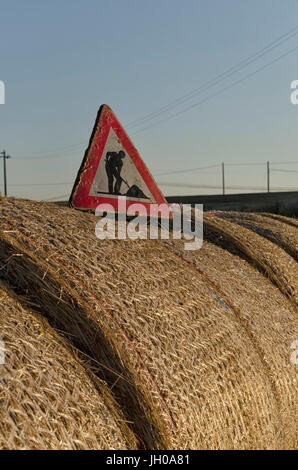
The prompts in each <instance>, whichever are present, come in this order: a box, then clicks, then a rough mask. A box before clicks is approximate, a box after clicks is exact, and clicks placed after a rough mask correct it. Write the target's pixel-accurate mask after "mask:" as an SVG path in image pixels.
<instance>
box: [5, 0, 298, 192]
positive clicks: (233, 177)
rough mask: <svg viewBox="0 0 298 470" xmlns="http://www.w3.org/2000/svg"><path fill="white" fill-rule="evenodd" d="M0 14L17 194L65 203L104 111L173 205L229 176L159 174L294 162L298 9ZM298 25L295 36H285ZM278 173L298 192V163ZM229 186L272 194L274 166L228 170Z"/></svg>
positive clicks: (38, 8) (210, 5)
mask: <svg viewBox="0 0 298 470" xmlns="http://www.w3.org/2000/svg"><path fill="white" fill-rule="evenodd" d="M0 18H1V28H0V59H1V60H0V80H2V81H4V83H5V87H6V103H5V104H4V105H0V150H2V149H5V150H6V151H7V152H8V153H9V154H10V155H11V156H12V157H13V158H12V159H11V160H9V161H8V162H7V169H8V193H9V195H15V196H18V197H30V198H33V199H35V198H36V199H47V198H54V197H58V198H59V197H60V196H64V199H65V198H66V196H65V195H66V194H69V192H70V190H71V186H72V182H73V181H74V178H75V176H76V173H77V170H78V168H79V166H80V163H81V160H82V157H83V154H84V149H85V148H86V146H87V144H88V140H89V137H90V134H91V131H92V128H93V125H94V120H95V117H96V114H97V110H98V108H99V106H100V105H101V104H102V103H106V104H108V105H109V106H110V107H111V108H112V109H113V110H114V112H115V113H116V115H117V117H118V118H119V120H120V122H121V123H122V125H123V126H124V128H125V129H127V131H128V133H129V135H130V136H131V138H132V140H133V142H134V144H135V146H136V147H137V148H138V150H139V151H140V153H141V155H142V157H143V158H144V160H145V162H146V164H147V166H148V167H149V169H150V170H151V172H152V173H153V175H154V176H155V178H156V180H157V181H158V182H160V183H162V184H161V189H162V190H163V192H164V194H165V195H169V194H211V193H220V189H219V187H220V184H221V176H220V168H219V167H215V168H211V169H207V170H202V171H190V172H185V173H173V174H169V175H162V174H161V173H167V172H171V171H174V170H182V169H186V170H187V169H192V168H198V167H204V166H209V165H217V164H220V163H221V162H222V161H224V162H226V163H247V162H249V163H255V162H257V163H262V162H266V161H267V160H270V161H272V162H289V161H298V145H297V140H298V132H297V131H298V105H297V106H294V105H292V104H291V102H290V93H291V90H290V83H291V82H292V81H293V80H298V1H297V0H185V1H184V2H182V1H181V0H51V1H50V0H44V1H40V0H9V1H8V0H7V1H1V0H0ZM295 27H297V30H296V33H297V34H295V35H293V36H292V37H291V38H288V36H284V35H286V33H288V32H289V31H290V30H291V29H293V28H295ZM281 36H284V38H285V39H288V40H285V41H284V42H283V43H282V44H279V45H278V47H274V48H273V49H272V50H270V51H267V53H266V54H264V55H262V56H261V57H259V59H258V60H254V61H253V62H252V63H250V64H249V65H248V66H247V67H245V68H242V69H241V70H239V71H238V72H237V73H234V74H229V76H227V77H226V78H225V79H222V80H218V81H217V82H216V85H215V86H213V87H210V86H209V88H205V89H203V90H201V93H199V92H197V93H196V94H194V95H193V96H192V97H191V98H190V99H189V100H185V101H182V102H181V103H180V104H178V105H176V106H174V107H173V108H172V109H170V110H169V111H168V112H166V113H163V114H160V115H157V114H155V115H154V119H152V120H147V121H140V119H141V118H143V117H144V116H147V115H148V114H150V113H153V112H156V111H158V110H159V109H160V108H162V107H164V106H166V105H168V104H170V103H173V102H174V101H175V100H177V99H179V98H180V97H183V96H184V95H186V94H188V93H190V92H192V91H193V90H196V89H198V88H199V87H200V86H201V85H204V84H205V83H206V82H209V81H210V80H212V79H214V78H215V77H218V76H219V75H220V74H222V73H223V72H225V71H226V70H228V69H231V68H232V67H233V66H235V65H237V64H238V63H239V62H241V61H243V60H244V59H246V58H247V57H249V56H252V55H253V54H255V53H257V52H258V51H259V50H261V49H263V48H264V47H266V46H267V45H268V44H270V43H272V42H273V41H275V40H276V39H278V38H280V37H281ZM295 47H297V50H295V51H294V52H292V53H289V54H288V55H285V56H284V57H282V58H280V59H278V58H279V57H280V56H282V55H283V54H287V53H288V52H289V51H290V50H292V49H294V48H295ZM273 61H275V62H274V63H273V64H271V65H268V66H266V67H265V68H264V69H263V70H261V71H259V72H257V73H255V74H253V73H254V72H255V71H257V70H258V69H260V68H262V67H263V66H265V65H267V64H269V63H270V62H273ZM250 74H252V75H251V76H250ZM245 77H247V79H245V80H243V81H240V82H239V83H237V84H236V85H233V83H234V82H237V81H238V80H241V79H242V78H243V79H244V78H245ZM224 88H227V89H226V90H225V91H222V90H223V89H224ZM209 97H210V98H209ZM206 98H208V99H207V100H206V101H205V102H204V100H205V99H206ZM201 101H203V102H202V103H201V104H200V105H198V106H194V107H192V108H191V109H190V110H188V111H185V112H181V113H180V111H182V110H184V109H185V108H187V107H190V106H192V105H194V104H196V103H199V102H201ZM174 104H175V103H174ZM176 104H177V103H176ZM178 113H180V114H178ZM174 114H177V116H175V117H173V118H171V119H168V117H170V116H173V115H174ZM136 120H137V122H138V125H135V126H132V125H131V124H130V123H132V122H133V121H136ZM161 121H162V122H161ZM1 164H2V161H1ZM272 168H273V169H274V170H278V169H281V170H287V171H272V174H271V183H272V186H274V187H286V188H294V187H296V188H297V189H298V164H292V165H286V164H275V165H273V166H272ZM294 170H295V171H294ZM159 174H160V175H159ZM49 183H55V185H50V184H49ZM56 183H62V184H56ZM64 183H67V184H64ZM165 183H166V184H169V186H167V185H165ZM30 184H34V185H32V186H30ZM38 184H45V186H38ZM46 184H47V185H46ZM226 184H227V185H228V186H238V185H239V186H248V187H250V186H252V187H253V186H265V185H266V171H265V165H258V166H247V167H245V166H231V167H226ZM172 185H177V186H172ZM178 185H179V186H178ZM208 185H210V186H215V188H205V187H203V186H208ZM196 186H201V188H198V187H196ZM216 187H218V189H217V188H216ZM0 189H1V190H3V184H2V167H0ZM227 192H230V193H231V192H239V191H237V190H228V191H227ZM245 192H248V191H245Z"/></svg>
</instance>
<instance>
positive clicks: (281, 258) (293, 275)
mask: <svg viewBox="0 0 298 470" xmlns="http://www.w3.org/2000/svg"><path fill="white" fill-rule="evenodd" d="M204 237H205V239H206V240H208V241H212V242H213V243H216V244H218V245H221V246H224V248H226V249H229V250H230V251H232V252H233V251H236V252H237V253H241V255H243V256H244V257H245V258H246V259H247V260H249V261H250V262H251V263H252V264H253V265H254V266H256V267H257V268H258V269H259V270H260V271H262V272H263V273H265V274H266V275H267V276H268V277H269V279H271V280H272V282H274V283H275V284H276V285H277V286H278V287H279V289H280V290H281V292H283V293H284V294H285V295H287V296H288V297H289V298H290V299H291V301H292V302H293V304H294V305H295V306H296V307H297V305H298V264H297V262H296V261H295V260H294V259H293V258H292V256H290V255H289V254H288V253H286V252H285V251H284V250H283V249H282V248H281V247H280V246H278V245H276V244H275V243H273V242H271V241H270V240H267V239H266V238H264V237H263V236H260V235H259V234H257V233H255V232H253V231H252V230H249V229H247V228H245V227H241V226H239V225H237V226H235V224H233V223H232V222H230V221H229V220H225V219H223V218H221V217H218V216H216V215H214V214H209V213H207V214H204Z"/></svg>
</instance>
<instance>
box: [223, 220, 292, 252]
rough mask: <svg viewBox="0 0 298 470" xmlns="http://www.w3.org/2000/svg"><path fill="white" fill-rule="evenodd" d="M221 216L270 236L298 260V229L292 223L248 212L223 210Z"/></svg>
mask: <svg viewBox="0 0 298 470" xmlns="http://www.w3.org/2000/svg"><path fill="white" fill-rule="evenodd" d="M220 217H222V218H224V219H227V220H230V221H231V222H235V223H237V224H238V225H241V226H242V227H246V228H248V229H249V230H253V231H254V232H256V233H257V234H258V235H261V236H263V237H265V238H268V240H271V241H272V242H273V243H276V244H277V245H279V246H280V247H281V248H283V249H284V250H285V251H286V252H287V253H288V254H289V255H291V256H292V257H293V258H294V259H295V261H298V237H297V229H296V228H295V227H293V226H292V225H289V224H285V223H284V222H281V221H280V220H278V219H272V218H269V217H264V216H262V215H260V214H254V213H247V212H242V213H241V212H223V213H221V214H220Z"/></svg>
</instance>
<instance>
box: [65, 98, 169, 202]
mask: <svg viewBox="0 0 298 470" xmlns="http://www.w3.org/2000/svg"><path fill="white" fill-rule="evenodd" d="M119 196H126V210H127V208H128V207H129V206H130V205H131V204H134V203H142V204H144V205H145V206H146V208H147V210H148V208H149V206H150V204H152V203H155V204H166V200H165V198H164V197H163V195H162V193H161V192H160V190H159V189H158V187H157V185H156V183H155V181H154V179H153V177H152V176H151V174H150V172H149V170H148V169H147V167H146V165H145V163H144V162H143V160H142V159H141V157H140V155H139V153H138V151H137V150H136V148H135V147H134V146H133V144H132V142H131V141H130V139H129V137H128V136H127V134H126V132H125V131H124V129H123V128H122V126H121V124H120V123H119V121H118V120H117V118H116V116H115V115H114V114H113V112H112V110H111V109H110V108H109V107H108V106H107V105H105V104H104V105H102V106H101V107H100V110H99V112H98V115H97V119H96V122H95V126H94V129H93V132H92V135H91V138H90V142H89V147H88V149H87V150H86V153H85V156H84V159H83V162H82V164H81V168H80V170H79V172H78V175H77V178H76V181H75V184H74V187H73V190H72V194H71V196H70V204H71V205H72V206H73V207H75V208H76V209H96V207H97V206H98V205H99V204H101V203H108V204H111V205H112V206H113V208H114V209H115V210H116V211H117V208H118V197H119Z"/></svg>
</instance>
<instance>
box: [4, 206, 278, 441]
mask: <svg viewBox="0 0 298 470" xmlns="http://www.w3.org/2000/svg"><path fill="white" fill-rule="evenodd" d="M2 214H3V225H5V230H6V233H2V235H1V243H0V262H1V263H2V266H3V267H2V271H1V273H2V276H3V277H4V278H5V279H6V280H7V281H8V282H10V284H11V285H12V286H14V288H15V289H16V290H19V291H21V292H22V293H24V292H27V293H28V294H27V295H28V296H29V297H30V300H31V301H35V302H37V300H38V302H39V305H40V306H41V307H42V310H43V312H44V314H45V315H46V316H47V318H50V320H51V321H55V322H56V324H57V326H60V325H61V327H63V330H64V331H68V332H69V333H71V335H72V338H73V340H74V341H75V340H76V341H77V344H79V345H80V347H81V348H85V349H86V348H88V352H89V354H90V355H91V356H92V357H93V358H95V359H96V360H98V362H99V363H100V362H101V363H102V362H103V359H102V356H101V355H102V354H103V351H105V350H108V351H109V352H110V353H111V354H113V358H114V359H113V360H114V363H113V367H114V368H115V367H116V365H117V364H119V367H120V365H123V368H122V369H121V373H122V374H123V376H124V378H126V377H128V378H129V380H130V382H133V383H132V385H133V388H132V389H130V394H131V396H127V399H126V404H125V399H124V397H125V392H124V390H122V388H123V387H124V384H126V383H127V382H128V380H123V381H120V380H119V381H118V382H117V383H116V384H115V387H114V388H113V390H114V393H116V394H117V400H118V401H119V403H121V404H122V406H123V407H124V408H125V406H126V409H125V416H131V419H132V421H133V426H134V430H136V431H137V433H136V434H137V435H138V438H139V439H140V441H143V443H144V444H145V446H147V447H150V448H156V447H160V446H162V445H164V446H167V447H170V448H188V449H189V448H194V449H200V448H207V449H218V448H226V449H255V448H266V449H270V448H279V447H282V446H283V440H282V435H281V431H280V420H279V414H278V413H279V411H278V404H277V401H276V399H275V397H274V394H273V390H272V381H270V380H269V378H268V371H267V370H265V367H264V361H263V360H262V358H261V356H260V351H259V350H258V349H257V348H256V345H255V344H254V343H253V342H252V338H251V336H249V335H248V330H247V328H246V325H245V324H244V323H241V322H240V321H239V318H238V317H237V316H236V315H235V313H234V312H233V311H232V309H229V308H228V309H227V305H226V304H225V302H224V301H223V300H222V299H221V298H220V296H219V295H218V293H217V292H216V290H212V289H210V284H209V282H208V281H207V280H206V279H205V278H204V277H202V276H198V275H197V273H195V272H194V269H193V267H192V266H191V265H189V264H188V263H186V262H185V261H184V260H181V259H179V258H178V257H177V255H176V254H175V253H174V252H173V251H172V250H169V248H168V247H166V246H164V244H163V243H161V242H159V241H155V240H136V241H130V240H123V241H122V240H98V239H97V238H96V237H95V233H94V231H95V223H96V219H95V218H94V216H93V215H91V214H86V213H78V212H77V211H74V210H71V209H67V208H59V207H55V206H53V205H47V204H38V203H32V202H26V201H17V200H16V201H13V200H9V199H8V200H5V201H4V202H3V204H2ZM224 222H226V221H224ZM226 223H227V222H226ZM268 243H269V242H268ZM17 255H22V256H17ZM26 270H27V271H26ZM28 271H30V273H28ZM28 278H30V279H28ZM60 304H63V309H62V308H61V307H60ZM49 306H50V308H49ZM68 315H70V316H71V315H77V316H76V317H75V318H76V321H75V322H74V321H73V322H70V320H69V317H68ZM77 326H79V327H77ZM100 332H103V334H102V335H101V333H100ZM96 335H97V336H96ZM93 338H97V341H94V340H93ZM99 340H100V341H99ZM104 372H105V371H103V373H104ZM125 374H126V376H125ZM144 398H145V400H144ZM127 403H129V406H128V404H127ZM134 406H135V407H136V406H137V407H138V410H139V411H138V415H139V414H140V412H142V413H143V416H141V418H142V420H143V421H142V424H140V425H138V423H136V422H135V420H136V419H137V415H136V413H135V410H134V409H133V408H134ZM145 424H147V428H146V426H145ZM137 426H138V427H137ZM145 428H146V429H147V435H146V433H145ZM158 430H159V434H158V432H157V431H158Z"/></svg>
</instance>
